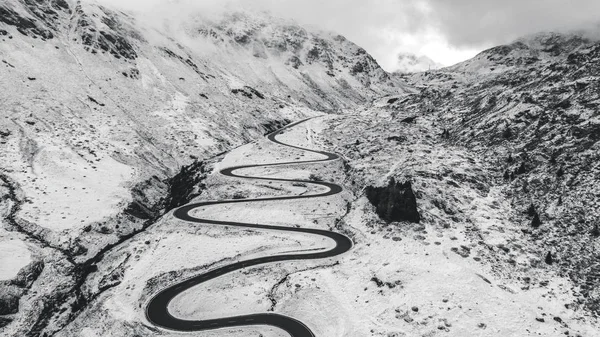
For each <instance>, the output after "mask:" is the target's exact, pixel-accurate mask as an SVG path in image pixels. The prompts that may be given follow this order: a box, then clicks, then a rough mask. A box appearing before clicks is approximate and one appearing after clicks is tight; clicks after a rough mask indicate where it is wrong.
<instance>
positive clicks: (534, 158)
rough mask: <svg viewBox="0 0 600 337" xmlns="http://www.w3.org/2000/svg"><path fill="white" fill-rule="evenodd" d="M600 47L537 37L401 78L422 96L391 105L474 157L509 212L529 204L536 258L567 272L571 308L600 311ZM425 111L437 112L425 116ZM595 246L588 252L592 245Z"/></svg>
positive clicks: (526, 230) (568, 38)
mask: <svg viewBox="0 0 600 337" xmlns="http://www.w3.org/2000/svg"><path fill="white" fill-rule="evenodd" d="M599 61H600V43H598V42H597V41H592V40H588V39H586V38H583V37H581V36H577V35H576V34H555V33H552V34H538V35H534V36H531V37H527V38H524V39H520V40H519V41H516V42H515V43H512V44H509V45H506V46H499V47H496V48H492V49H490V50H487V51H484V52H482V53H481V54H480V55H478V56H476V57H475V58H473V59H471V60H468V61H465V62H463V63H461V64H458V65H456V66H452V67H449V68H446V69H440V70H434V71H429V72H427V73H421V74H413V75H410V76H406V77H404V78H407V79H408V80H409V81H414V82H413V83H415V85H416V86H420V89H419V90H420V92H419V93H417V94H412V95H409V96H408V97H407V100H406V101H404V100H403V101H402V102H396V103H395V104H394V106H393V109H398V110H399V111H405V113H406V114H417V113H421V114H423V115H430V114H431V116H432V118H434V119H436V123H442V125H443V127H444V129H447V130H449V132H448V137H444V138H445V139H447V141H448V142H449V143H450V144H452V145H454V146H462V147H465V148H466V149H468V151H472V152H473V153H479V154H481V155H482V158H484V159H485V162H486V163H487V166H488V167H489V169H488V170H489V172H494V173H495V174H494V175H495V176H497V177H502V181H501V182H500V181H495V178H493V179H492V180H490V183H491V184H492V185H496V186H499V187H500V188H502V189H503V193H504V194H505V196H506V198H507V200H510V201H511V204H512V207H513V208H514V209H519V210H521V209H525V208H526V207H527V206H528V205H530V204H531V203H532V202H534V203H535V204H536V205H537V208H536V210H535V211H536V214H533V213H531V214H527V215H523V217H525V218H520V219H514V220H513V221H514V222H516V223H520V224H523V226H522V227H523V228H522V232H523V237H522V238H521V239H520V240H523V242H524V245H525V246H528V247H531V249H532V250H533V251H531V254H532V255H535V256H541V257H542V258H541V262H542V263H541V264H540V267H545V266H547V264H545V263H544V256H545V255H546V254H547V252H548V251H549V250H550V249H552V254H553V255H554V256H560V260H559V261H553V267H554V268H557V269H558V270H560V273H561V274H563V275H568V276H569V277H570V278H571V280H572V281H573V282H574V283H575V284H576V286H577V287H580V288H581V290H582V291H581V297H580V298H579V299H578V300H577V302H579V303H578V304H577V306H587V307H588V309H592V311H596V312H600V311H598V310H599V308H600V297H599V296H598V292H596V291H593V290H591V288H590V287H589V285H590V284H594V283H597V282H598V276H597V275H598V274H600V266H599V265H598V264H597V263H595V262H593V261H597V259H598V254H597V253H596V251H597V250H598V249H597V248H598V243H597V242H596V241H595V239H594V236H593V235H590V233H591V232H592V231H593V228H594V225H595V224H594V219H595V218H598V217H599V216H600V213H598V211H597V210H598V209H600V208H599V207H598V200H599V199H598V195H597V193H596V192H595V191H597V190H599V189H600V185H599V182H600V170H599V169H598V167H597V165H594V164H592V163H594V162H597V161H598V159H599V157H598V153H599V152H598V150H597V149H598V144H599V143H598V140H599V136H598V135H600V128H599V125H600V123H599V122H598V97H599V96H598V92H599V90H598V88H599V86H598V83H599V82H598V78H600V67H599V66H598V64H599V63H598V62H599ZM428 107H435V109H434V110H433V111H431V110H430V109H429V108H428ZM592 247H593V248H592Z"/></svg>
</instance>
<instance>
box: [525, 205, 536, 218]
mask: <svg viewBox="0 0 600 337" xmlns="http://www.w3.org/2000/svg"><path fill="white" fill-rule="evenodd" d="M527 214H528V215H529V216H534V215H536V214H537V211H536V210H535V206H534V205H533V203H532V204H530V205H529V208H527Z"/></svg>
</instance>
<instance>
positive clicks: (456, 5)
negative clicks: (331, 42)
mask: <svg viewBox="0 0 600 337" xmlns="http://www.w3.org/2000/svg"><path fill="white" fill-rule="evenodd" d="M88 1H98V2H101V3H106V4H110V5H111V6H116V7H120V8H121V9H124V10H128V11H142V12H145V13H146V14H147V15H150V14H153V15H163V14H164V13H171V14H173V13H177V12H181V13H190V12H192V11H198V12H202V13H204V14H206V13H212V14H219V13H222V12H228V11H234V10H236V9H251V10H258V11H263V10H266V11H269V12H271V13H272V14H273V15H275V16H280V17H284V18H291V19H294V20H296V21H297V22H298V23H301V24H305V25H311V26H313V27H318V28H322V29H326V30H332V31H335V32H338V33H340V34H342V35H344V36H346V37H348V38H349V39H351V40H352V41H354V42H355V43H357V44H358V45H360V46H362V47H364V48H365V49H367V51H369V52H370V53H371V54H372V55H373V56H374V57H375V58H376V59H377V60H378V61H379V62H380V63H381V64H382V66H383V67H384V68H386V70H389V71H392V70H395V67H396V66H397V55H398V54H399V53H411V54H416V55H426V56H428V57H429V58H431V59H432V60H434V61H436V62H438V63H441V64H443V65H450V64H454V63H456V62H460V61H462V60H464V59H467V58H469V57H472V56H474V55H475V54H476V53H477V52H479V51H481V50H483V49H486V48H489V47H492V46H495V45H498V44H502V43H507V42H510V41H512V40H514V39H516V38H518V37H521V36H523V35H528V34H532V33H536V32H540V31H570V30H578V29H585V30H586V32H587V34H588V35H589V36H598V35H599V34H596V32H597V31H598V29H597V28H598V26H597V22H598V20H597V13H598V12H600V1H597V0H581V1H577V2H576V5H575V3H573V2H566V1H561V0H525V1H523V0H507V1H495V0H456V1H445V0H400V1H398V0H379V1H368V2H367V1H358V0H328V1H321V0H302V1H298V0H252V1H242V0H228V1H222V0H202V1H193V0H126V1H124V0H88ZM167 8H168V10H167Z"/></svg>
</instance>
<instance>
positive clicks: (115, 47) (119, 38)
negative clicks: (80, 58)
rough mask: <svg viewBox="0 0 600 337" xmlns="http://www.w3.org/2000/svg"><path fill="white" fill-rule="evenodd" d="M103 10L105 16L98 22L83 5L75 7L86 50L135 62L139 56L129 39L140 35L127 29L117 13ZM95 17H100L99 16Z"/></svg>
mask: <svg viewBox="0 0 600 337" xmlns="http://www.w3.org/2000/svg"><path fill="white" fill-rule="evenodd" d="M101 9H102V12H103V13H102V15H103V16H102V19H101V20H100V22H98V21H96V20H94V19H92V18H91V17H90V16H89V15H88V14H87V13H86V12H85V11H84V9H83V5H82V4H81V3H78V4H77V6H76V7H75V14H76V16H75V17H74V18H75V19H76V25H77V27H76V30H77V31H78V32H79V35H80V39H81V43H82V44H83V45H84V49H85V50H86V51H89V52H90V53H92V54H97V53H109V54H110V55H112V56H113V57H114V58H116V59H121V58H123V59H126V60H130V61H133V60H135V59H136V58H137V57H138V54H137V52H136V51H135V48H134V46H133V44H132V42H131V41H130V39H129V37H131V36H134V37H139V36H140V34H139V33H136V32H134V31H132V30H128V29H126V28H125V25H124V24H123V23H122V22H121V21H120V19H119V17H118V16H117V15H116V13H114V12H111V11H109V10H107V9H105V8H101ZM93 16H94V17H98V14H96V13H94V14H93Z"/></svg>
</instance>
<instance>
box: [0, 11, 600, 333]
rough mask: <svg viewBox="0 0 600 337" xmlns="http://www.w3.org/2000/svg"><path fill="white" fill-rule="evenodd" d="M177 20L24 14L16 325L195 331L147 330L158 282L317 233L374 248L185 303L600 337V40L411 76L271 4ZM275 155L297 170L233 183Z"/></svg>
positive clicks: (178, 302) (14, 129) (504, 53)
mask: <svg viewBox="0 0 600 337" xmlns="http://www.w3.org/2000/svg"><path fill="white" fill-rule="evenodd" d="M169 11H170V9H168V8H165V12H164V13H160V15H159V16H156V15H146V14H143V13H139V12H122V11H120V10H117V9H114V8H108V7H105V6H101V5H99V4H95V3H93V2H92V1H85V2H81V1H75V0H3V2H2V3H0V62H1V63H0V69H1V73H0V92H1V93H2V95H0V108H1V111H2V112H1V113H0V156H1V158H2V159H3V160H2V161H1V162H0V180H1V182H0V196H1V197H0V216H1V217H2V223H1V226H0V334H2V335H7V336H124V335H127V336H153V335H157V334H160V335H165V336H179V335H181V334H180V332H176V331H166V330H164V329H160V328H157V327H156V326H154V325H152V324H151V323H150V322H149V321H148V316H147V312H146V308H147V304H148V303H149V301H150V300H151V298H152V297H153V296H154V295H155V294H156V293H157V292H159V291H160V290H162V289H165V288H166V287H172V286H173V285H177V284H178V282H181V280H183V279H187V278H189V277H194V276H197V275H199V274H200V273H204V272H207V271H209V270H213V269H214V268H223V269H225V268H227V266H229V265H230V264H232V263H237V262H240V261H242V260H246V259H251V258H258V257H265V256H270V255H273V254H292V253H294V254H298V252H304V253H307V252H313V251H314V252H317V253H315V254H316V255H318V252H323V251H325V250H327V249H331V248H332V242H329V241H328V240H326V239H325V238H323V237H320V238H319V237H316V236H311V235H305V234H303V233H299V232H294V231H293V228H297V227H302V228H310V229H318V230H321V231H335V232H338V233H342V234H344V235H346V236H348V237H349V238H351V240H352V243H353V246H352V247H351V249H350V248H349V249H350V250H349V251H344V253H343V254H341V253H340V255H339V256H335V257H334V256H333V255H331V256H329V257H330V258H328V259H323V260H314V261H299V260H298V261H293V262H291V261H287V262H285V263H283V262H281V261H284V260H278V261H280V262H281V263H279V262H278V263H267V264H262V265H256V266H254V267H251V268H246V269H241V270H234V271H231V272H230V273H227V275H225V274H223V275H222V277H218V278H215V279H211V280H209V281H208V282H207V286H205V287H193V288H190V289H187V290H185V292H182V293H180V294H178V295H177V296H175V297H173V301H172V302H170V304H169V308H168V310H169V312H171V313H174V314H176V316H177V317H178V318H179V319H188V320H194V319H206V318H223V317H228V316H232V315H247V314H254V313H258V312H267V313H276V314H283V315H288V316H290V317H292V318H294V319H298V320H299V321H300V322H302V323H304V324H306V326H308V327H309V328H310V329H312V331H315V333H316V335H319V336H344V337H346V336H352V337H354V336H356V337H359V336H361V337H362V336H388V337H391V336H439V335H444V336H457V337H458V336H466V335H476V336H540V335H541V336H557V335H569V336H596V335H597V331H599V328H600V321H599V320H598V318H599V315H600V292H599V290H598V287H597V285H598V284H599V282H600V264H599V263H598V261H599V258H600V253H599V252H600V239H599V237H600V230H599V229H598V226H600V223H599V222H598V219H599V217H600V194H599V192H598V191H599V190H600V166H599V163H600V158H599V156H600V148H599V147H600V142H599V140H600V116H599V112H598V111H599V108H600V107H599V104H600V96H599V95H600V90H599V89H600V82H599V79H600V68H599V67H600V42H598V41H594V40H590V39H589V38H586V37H583V35H581V34H575V33H572V34H560V33H541V34H535V35H531V36H526V37H523V38H521V39H518V40H516V41H514V42H513V43H510V44H507V45H502V46H497V47H494V48H491V49H489V50H485V51H483V52H481V53H480V54H478V55H477V56H475V57H474V58H473V59H470V60H467V61H465V62H462V63H459V64H457V65H454V66H451V67H446V68H442V69H434V70H429V66H428V65H429V63H430V60H427V59H419V58H417V57H414V56H411V55H404V56H401V57H400V59H399V61H400V62H402V65H403V66H404V67H405V70H406V72H407V73H401V72H397V73H394V74H389V73H387V72H385V71H384V70H383V69H382V68H381V67H380V66H379V65H378V64H377V62H376V60H375V59H373V57H371V56H370V55H369V54H368V53H367V52H366V51H365V50H364V49H362V48H361V47H359V46H357V45H355V44H354V43H352V42H351V41H349V40H347V39H346V38H344V37H343V36H341V35H338V34H336V33H331V32H323V31H319V30H316V29H313V28H307V27H303V26H301V25H299V24H297V23H295V22H293V21H290V20H284V19H280V18H276V17H273V16H271V15H270V14H267V13H255V12H242V11H232V12H228V13H220V14H218V15H217V14H214V13H204V12H198V11H188V12H185V13H182V12H181V11H179V12H177V16H176V19H174V17H173V16H172V15H171V13H170V12H169ZM424 64H425V65H427V67H425V66H424ZM417 70H427V71H424V72H416V73H415V72H413V71H417ZM315 116H318V117H317V118H313V119H311V120H309V121H308V122H305V123H302V124H299V125H298V126H295V127H293V128H290V129H286V130H284V132H282V133H281V134H279V135H278V138H277V139H278V141H281V142H282V143H283V144H287V145H289V146H282V144H277V143H275V142H272V141H269V139H265V138H263V137H262V136H263V135H265V134H267V133H270V132H272V131H274V130H276V129H280V128H281V127H283V126H285V125H287V124H289V123H291V122H292V121H299V120H302V119H305V118H307V117H315ZM298 146H300V147H305V148H311V149H315V150H319V151H320V150H324V151H325V150H326V151H329V152H335V153H338V154H339V155H340V156H341V158H340V159H337V156H332V157H331V159H332V160H330V161H327V163H325V162H323V160H322V158H323V155H324V153H320V152H308V151H302V150H301V149H299V148H298ZM333 158H336V159H333ZM306 160H312V161H314V162H312V163H310V164H309V163H304V164H302V163H299V164H298V163H297V162H298V161H306ZM272 162H279V163H281V162H285V163H290V162H296V163H297V164H295V165H289V164H286V165H279V166H269V167H261V166H256V167H251V168H247V169H245V170H244V174H248V175H249V176H254V177H262V178H258V179H257V180H255V181H252V180H248V179H238V178H239V177H238V178H235V177H225V176H223V175H221V174H219V172H220V171H221V170H222V169H224V168H229V167H232V166H238V165H249V164H260V163H272ZM321 162H323V163H321ZM317 164H318V165H317ZM240 174H241V173H240ZM282 177H283V178H286V179H294V182H292V180H287V181H282V180H281V179H280V178H282ZM268 178H274V180H269V179H268ZM278 179H279V180H278ZM318 181H321V182H325V183H322V184H320V185H319V184H311V182H318ZM326 182H332V183H335V184H336V186H338V185H339V187H340V190H339V191H337V192H336V193H335V194H331V195H328V194H327V193H326V192H327V190H326V189H327V187H324V186H327V183H326ZM316 193H324V194H323V195H324V197H323V198H318V199H308V198H307V199H304V198H294V199H303V200H294V201H291V200H287V201H286V200H283V201H281V202H262V201H260V200H259V201H257V202H254V203H246V202H244V201H240V199H246V198H263V197H274V196H289V195H296V196H304V195H308V196H309V197H310V195H311V194H316ZM209 200H210V201H214V200H235V202H230V203H227V204H221V205H213V206H210V207H203V208H201V209H197V210H193V211H192V215H196V216H198V217H200V215H201V216H202V218H204V217H206V218H210V219H215V220H216V221H217V222H218V221H222V222H229V223H236V222H244V223H248V224H265V225H268V226H280V227H289V228H290V229H291V230H289V231H287V232H286V231H266V230H264V228H263V229H256V228H237V227H236V226H230V225H223V226H211V225H208V224H204V223H193V222H190V221H184V220H180V219H181V218H177V217H174V215H173V212H171V211H172V210H173V209H175V208H177V207H179V206H182V205H184V204H187V203H189V202H191V201H194V202H201V201H209ZM198 222H201V221H198ZM268 226H267V227H268ZM348 247H350V246H348ZM288 262H289V263H288ZM203 333H204V332H203ZM206 334H207V335H208V334H210V335H228V336H238V335H239V336H248V335H253V336H281V335H282V332H281V331H280V330H278V329H276V328H273V327H266V326H264V325H253V326H252V327H247V326H243V327H240V326H234V327H231V326H230V327H226V328H224V329H219V330H215V331H213V332H206Z"/></svg>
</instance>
